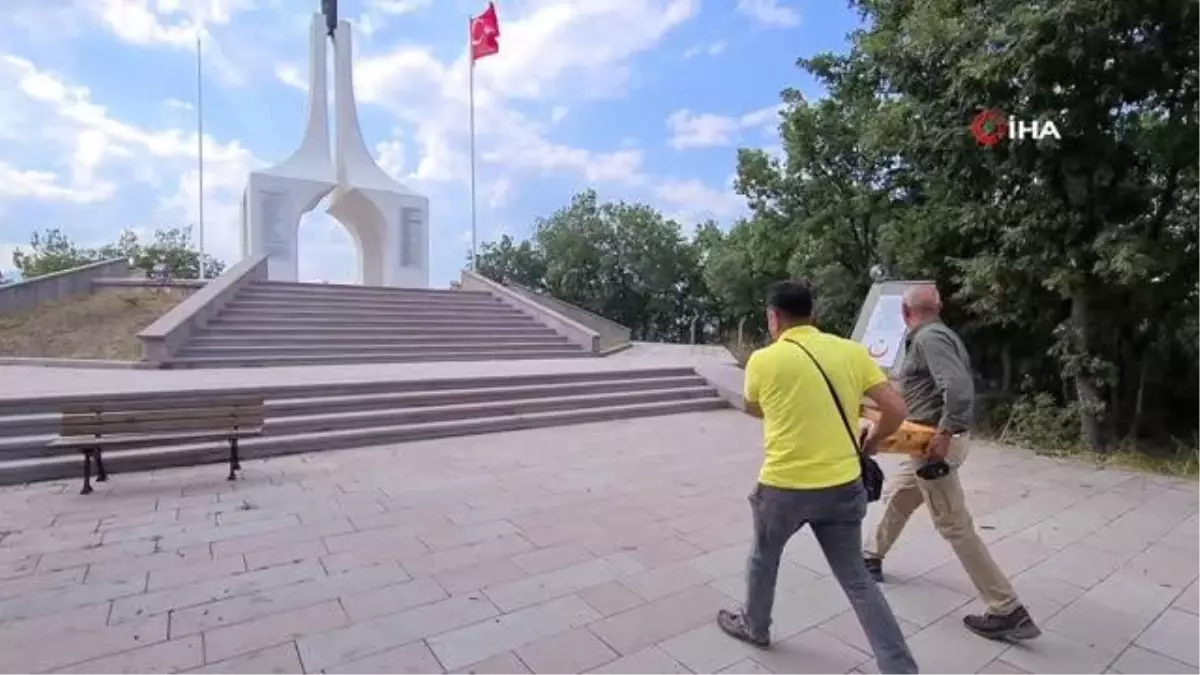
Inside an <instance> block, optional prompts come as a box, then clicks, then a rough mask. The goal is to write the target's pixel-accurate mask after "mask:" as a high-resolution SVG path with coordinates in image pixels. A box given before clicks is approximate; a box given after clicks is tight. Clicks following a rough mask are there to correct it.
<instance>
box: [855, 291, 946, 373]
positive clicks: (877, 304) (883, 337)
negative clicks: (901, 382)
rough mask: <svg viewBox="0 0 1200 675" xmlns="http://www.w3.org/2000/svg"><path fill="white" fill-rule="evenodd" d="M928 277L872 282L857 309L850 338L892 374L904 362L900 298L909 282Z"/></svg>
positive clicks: (898, 369) (903, 329) (902, 318)
mask: <svg viewBox="0 0 1200 675" xmlns="http://www.w3.org/2000/svg"><path fill="white" fill-rule="evenodd" d="M928 283H930V282H928V281H884V282H880V283H877V284H875V285H873V286H871V291H870V292H869V293H867V299H866V300H865V301H863V306H862V309H861V310H859V312H858V321H857V322H856V323H855V324H854V332H853V333H852V334H851V335H850V337H851V339H852V340H854V341H856V342H859V343H862V344H863V345H864V346H866V348H867V351H868V352H870V354H871V357H872V358H874V359H875V362H876V363H878V364H879V365H880V367H882V368H883V369H884V370H885V371H887V372H888V373H889V374H891V375H892V376H893V377H895V376H896V374H897V373H899V372H900V366H901V364H902V363H903V362H904V333H905V331H906V330H907V329H906V328H905V326H904V317H903V316H902V315H901V313H900V305H901V298H902V297H903V296H904V292H905V291H906V290H908V288H909V287H910V286H919V285H923V284H928Z"/></svg>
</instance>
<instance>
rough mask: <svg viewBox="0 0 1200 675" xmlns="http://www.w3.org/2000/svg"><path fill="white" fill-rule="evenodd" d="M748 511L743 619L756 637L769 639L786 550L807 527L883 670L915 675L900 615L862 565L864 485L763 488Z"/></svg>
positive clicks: (759, 489)
mask: <svg viewBox="0 0 1200 675" xmlns="http://www.w3.org/2000/svg"><path fill="white" fill-rule="evenodd" d="M750 507H751V510H752V511H753V513H754V550H753V551H752V552H751V554H750V561H749V564H748V566H747V574H746V577H747V580H746V581H747V584H746V585H747V590H746V609H745V621H746V627H747V628H748V629H749V630H750V631H751V632H752V633H753V634H755V635H766V634H767V633H768V631H769V630H770V627H771V610H772V608H773V607H774V604H775V581H776V578H777V577H778V576H779V560H780V558H781V556H782V555H783V548H784V546H786V545H787V542H788V540H789V539H791V538H792V535H793V534H796V533H797V532H799V531H800V528H802V527H804V526H805V525H808V526H810V527H812V529H813V534H815V535H816V537H817V542H818V543H819V544H820V545H821V550H822V551H824V553H825V559H826V560H828V561H829V567H830V568H831V569H832V570H833V576H834V577H835V578H837V580H838V583H839V584H840V585H841V587H842V590H843V591H845V593H846V597H847V598H848V599H849V600H850V605H851V606H852V607H853V608H854V613H855V614H856V615H857V616H858V622H859V623H860V624H861V625H862V628H863V632H864V633H866V635H867V641H868V642H870V643H871V649H872V650H873V651H874V652H875V661H876V663H878V664H879V672H881V673H915V672H917V662H916V661H915V660H914V659H913V656H912V653H911V652H910V651H909V650H908V644H907V643H906V642H905V641H904V635H903V634H901V632H900V626H899V624H897V623H896V616H895V615H894V614H892V608H891V607H890V606H889V605H888V602H887V599H886V598H885V597H883V592H881V591H880V590H879V587H878V586H876V585H875V581H874V580H872V579H871V576H870V574H868V573H867V568H866V566H865V565H864V564H863V557H862V521H863V517H864V516H865V515H866V513H867V494H866V491H865V490H864V488H863V486H862V482H861V481H858V480H855V481H854V482H852V483H847V484H845V485H839V486H836V487H831V488H822V489H818V490H784V489H781V488H775V487H770V486H768V485H759V486H758V487H756V488H755V490H754V492H753V494H751V495H750Z"/></svg>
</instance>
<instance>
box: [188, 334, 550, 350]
mask: <svg viewBox="0 0 1200 675" xmlns="http://www.w3.org/2000/svg"><path fill="white" fill-rule="evenodd" d="M531 333H532V334H529V335H526V334H522V333H507V334H506V333H500V334H495V333H492V332H490V331H489V332H481V333H467V334H465V335H460V334H458V333H456V332H449V331H425V332H423V333H418V334H416V335H411V334H404V333H402V334H391V333H384V332H377V333H372V334H367V335H364V334H362V333H360V332H358V331H352V330H351V331H344V332H340V333H335V332H331V331H327V330H321V331H312V332H309V331H289V332H286V333H281V332H270V331H262V332H253V333H249V332H234V331H216V332H213V331H202V332H200V333H197V334H196V337H194V338H192V339H191V340H190V341H188V343H187V347H186V348H187V349H191V348H193V347H223V346H233V345H238V346H246V347H272V346H280V347H286V346H291V345H321V344H336V345H339V346H350V347H353V346H360V345H361V346H371V345H395V346H398V347H399V346H417V345H422V344H438V345H461V346H468V345H470V346H473V348H476V349H478V348H480V347H484V348H486V347H487V346H488V345H511V344H520V343H535V344H542V345H558V344H568V343H567V339H566V338H565V337H562V336H561V335H558V334H556V333H554V332H553V331H550V330H545V331H540V332H532V331H531Z"/></svg>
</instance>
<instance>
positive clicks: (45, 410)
mask: <svg viewBox="0 0 1200 675" xmlns="http://www.w3.org/2000/svg"><path fill="white" fill-rule="evenodd" d="M479 373H480V374H472V375H460V376H458V377H436V378H429V379H407V378H405V379H390V380H389V379H381V380H371V379H368V380H352V381H341V382H338V381H334V382H305V383H303V384H296V383H292V384H275V385H257V386H246V385H241V386H216V387H213V386H208V387H203V388H190V387H189V388H187V389H174V390H170V389H167V390H159V389H156V390H155V396H156V397H157V398H159V399H162V400H179V399H189V400H190V399H194V398H196V397H197V396H204V395H206V394H211V395H214V396H216V395H228V394H245V395H248V396H261V397H262V398H263V399H265V400H267V401H273V400H298V399H311V398H317V397H330V396H365V395H373V394H401V393H411V394H420V393H427V392H443V391H449V390H466V389H470V390H482V391H502V390H505V389H509V388H512V387H529V386H536V385H565V384H571V383H581V382H582V383H593V382H612V381H615V380H625V381H630V380H645V379H655V378H663V377H695V376H696V371H695V369H693V368H691V367H688V366H678V365H675V366H656V367H630V368H623V369H619V370H617V369H613V370H607V369H605V370H587V371H578V370H553V371H550V370H545V369H538V371H536V372H529V373H521V374H513V375H489V374H488V372H487V371H486V370H480V371H479ZM145 397H146V394H145V393H144V392H140V391H129V392H121V393H116V392H106V393H103V394H84V395H70V394H65V395H48V396H37V397H30V398H20V399H0V419H8V418H12V417H18V416H23V415H43V414H51V413H57V412H58V411H59V409H60V408H61V407H62V406H63V405H68V404H71V405H76V404H86V403H88V402H89V401H93V400H95V401H100V402H103V403H106V404H119V403H121V402H123V401H131V400H138V401H140V400H143V399H144V398H145Z"/></svg>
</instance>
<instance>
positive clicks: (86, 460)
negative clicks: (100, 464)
mask: <svg viewBox="0 0 1200 675" xmlns="http://www.w3.org/2000/svg"><path fill="white" fill-rule="evenodd" d="M79 494H81V495H90V494H92V451H91V450H84V451H83V489H82V490H80V491H79Z"/></svg>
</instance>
